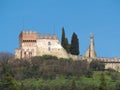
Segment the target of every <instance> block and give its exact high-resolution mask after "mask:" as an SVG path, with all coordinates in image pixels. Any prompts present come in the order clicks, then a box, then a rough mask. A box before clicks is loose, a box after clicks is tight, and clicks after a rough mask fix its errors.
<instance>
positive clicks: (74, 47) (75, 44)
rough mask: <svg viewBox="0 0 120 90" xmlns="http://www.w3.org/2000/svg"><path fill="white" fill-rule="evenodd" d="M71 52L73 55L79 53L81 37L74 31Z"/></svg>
mask: <svg viewBox="0 0 120 90" xmlns="http://www.w3.org/2000/svg"><path fill="white" fill-rule="evenodd" d="M70 53H71V54H73V55H79V39H78V37H77V35H76V33H75V32H74V33H73V35H72V39H71V47H70Z"/></svg>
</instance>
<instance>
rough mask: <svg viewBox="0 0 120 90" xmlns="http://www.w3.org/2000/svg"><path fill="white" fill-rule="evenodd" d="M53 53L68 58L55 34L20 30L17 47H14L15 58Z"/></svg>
mask: <svg viewBox="0 0 120 90" xmlns="http://www.w3.org/2000/svg"><path fill="white" fill-rule="evenodd" d="M42 55H53V56H57V57H58V58H69V56H68V54H67V52H66V51H65V50H64V48H63V47H62V46H61V44H60V41H59V40H58V38H57V36H56V35H55V34H44V35H43V34H38V32H32V31H22V32H21V33H20V35H19V48H17V49H15V58H19V59H28V58H31V57H33V56H42Z"/></svg>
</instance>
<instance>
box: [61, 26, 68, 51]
mask: <svg viewBox="0 0 120 90" xmlns="http://www.w3.org/2000/svg"><path fill="white" fill-rule="evenodd" d="M61 44H62V46H63V48H64V49H65V50H66V51H67V52H69V44H68V39H67V38H66V37H65V30H64V27H63V28H62V40H61Z"/></svg>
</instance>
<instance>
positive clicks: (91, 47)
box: [85, 33, 96, 58]
mask: <svg viewBox="0 0 120 90" xmlns="http://www.w3.org/2000/svg"><path fill="white" fill-rule="evenodd" d="M85 57H88V58H96V52H95V48H94V36H93V34H92V33H91V34H90V45H89V48H88V50H87V51H86V52H85Z"/></svg>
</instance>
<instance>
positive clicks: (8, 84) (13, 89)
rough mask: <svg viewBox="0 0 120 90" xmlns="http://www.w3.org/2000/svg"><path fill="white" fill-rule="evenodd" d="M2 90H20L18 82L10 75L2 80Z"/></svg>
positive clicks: (0, 84)
mask: <svg viewBox="0 0 120 90" xmlns="http://www.w3.org/2000/svg"><path fill="white" fill-rule="evenodd" d="M0 90H18V87H17V83H16V80H15V79H14V78H13V77H12V76H11V75H10V74H9V73H6V75H5V76H4V77H3V78H2V79H1V81H0Z"/></svg>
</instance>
